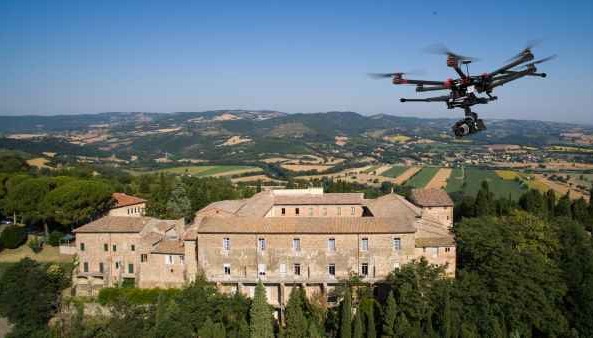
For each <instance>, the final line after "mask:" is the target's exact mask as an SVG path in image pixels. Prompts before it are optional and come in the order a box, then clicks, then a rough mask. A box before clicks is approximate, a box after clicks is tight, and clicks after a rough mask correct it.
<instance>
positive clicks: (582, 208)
mask: <svg viewBox="0 0 593 338" xmlns="http://www.w3.org/2000/svg"><path fill="white" fill-rule="evenodd" d="M587 207H588V205H587V202H586V201H585V199H584V198H583V197H581V198H579V199H578V200H575V201H574V202H572V206H571V213H572V217H573V218H574V219H575V220H576V221H578V222H580V223H581V224H586V223H587V222H589V221H590V220H591V218H590V217H589V210H587Z"/></svg>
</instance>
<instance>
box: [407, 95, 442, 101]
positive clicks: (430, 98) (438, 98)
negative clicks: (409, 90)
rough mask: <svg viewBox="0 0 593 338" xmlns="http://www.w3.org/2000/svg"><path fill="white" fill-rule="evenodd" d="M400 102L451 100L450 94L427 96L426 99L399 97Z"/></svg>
mask: <svg viewBox="0 0 593 338" xmlns="http://www.w3.org/2000/svg"><path fill="white" fill-rule="evenodd" d="M399 100H400V102H447V101H449V96H448V95H446V96H435V97H427V98H424V99H405V98H401V99H399Z"/></svg>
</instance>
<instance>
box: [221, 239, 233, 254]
mask: <svg viewBox="0 0 593 338" xmlns="http://www.w3.org/2000/svg"><path fill="white" fill-rule="evenodd" d="M222 249H223V250H225V251H229V250H231V239H230V238H228V237H225V238H223V239H222Z"/></svg>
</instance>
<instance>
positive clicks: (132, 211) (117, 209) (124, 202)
mask: <svg viewBox="0 0 593 338" xmlns="http://www.w3.org/2000/svg"><path fill="white" fill-rule="evenodd" d="M113 200H114V201H115V205H114V206H113V208H111V210H109V214H108V215H109V216H134V217H140V216H144V211H145V210H146V200H144V199H142V198H139V197H136V196H130V195H127V194H124V193H121V192H116V193H113Z"/></svg>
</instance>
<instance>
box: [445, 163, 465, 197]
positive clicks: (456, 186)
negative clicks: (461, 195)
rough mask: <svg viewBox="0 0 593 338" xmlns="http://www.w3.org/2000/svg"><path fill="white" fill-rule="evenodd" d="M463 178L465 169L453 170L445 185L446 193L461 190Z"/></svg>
mask: <svg viewBox="0 0 593 338" xmlns="http://www.w3.org/2000/svg"><path fill="white" fill-rule="evenodd" d="M464 177H465V169H464V168H455V169H453V172H451V175H450V176H449V179H448V180H447V185H446V186H445V190H446V191H447V192H455V191H460V190H461V189H462V188H463V179H464Z"/></svg>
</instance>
